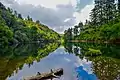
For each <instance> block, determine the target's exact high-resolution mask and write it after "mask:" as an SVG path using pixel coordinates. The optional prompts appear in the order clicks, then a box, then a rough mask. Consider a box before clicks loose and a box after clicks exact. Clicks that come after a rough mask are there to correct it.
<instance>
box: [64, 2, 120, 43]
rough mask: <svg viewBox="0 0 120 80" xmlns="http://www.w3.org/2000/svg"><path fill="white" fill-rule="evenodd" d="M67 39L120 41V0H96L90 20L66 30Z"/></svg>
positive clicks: (65, 37) (65, 36)
mask: <svg viewBox="0 0 120 80" xmlns="http://www.w3.org/2000/svg"><path fill="white" fill-rule="evenodd" d="M64 39H65V41H71V40H72V41H75V40H78V41H80V40H84V41H93V42H111V43H119V42H120V0H117V1H116V0H95V1H94V8H93V9H92V10H91V13H90V20H86V22H85V23H82V22H79V24H78V25H75V26H74V28H69V29H68V30H65V32H64Z"/></svg>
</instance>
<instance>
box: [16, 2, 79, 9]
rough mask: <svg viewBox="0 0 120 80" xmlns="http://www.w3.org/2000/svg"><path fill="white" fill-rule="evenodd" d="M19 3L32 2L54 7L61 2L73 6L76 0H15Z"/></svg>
mask: <svg viewBox="0 0 120 80" xmlns="http://www.w3.org/2000/svg"><path fill="white" fill-rule="evenodd" d="M16 1H17V2H18V3H20V4H32V5H35V6H38V5H42V6H43V7H46V8H56V5H59V4H63V5H67V4H69V3H71V4H72V5H73V6H75V5H76V3H77V2H76V0H16Z"/></svg>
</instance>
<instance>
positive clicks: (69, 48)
mask: <svg viewBox="0 0 120 80" xmlns="http://www.w3.org/2000/svg"><path fill="white" fill-rule="evenodd" d="M90 50H92V51H90ZM95 51H99V52H100V53H102V54H101V55H86V54H88V53H91V54H94V52H95ZM0 53H1V54H0V80H5V79H7V80H21V79H23V77H27V76H33V75H36V74H37V72H38V71H39V72H41V73H42V72H50V70H51V69H58V68H63V69H64V74H63V75H62V76H61V77H60V79H53V80H85V79H87V80H98V79H99V80H114V79H118V80H119V79H120V45H115V44H96V43H65V44H64V46H62V45H61V46H60V44H59V43H40V44H37V43H36V44H21V45H15V46H6V47H5V46H4V47H3V46H2V47H1V48H0Z"/></svg>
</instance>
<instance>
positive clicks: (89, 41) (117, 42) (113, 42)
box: [68, 40, 120, 44]
mask: <svg viewBox="0 0 120 80" xmlns="http://www.w3.org/2000/svg"><path fill="white" fill-rule="evenodd" d="M68 42H88V43H105V44H109V43H111V44H120V42H119V41H99V40H96V41H95V40H68Z"/></svg>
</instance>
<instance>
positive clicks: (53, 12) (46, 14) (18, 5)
mask: <svg viewBox="0 0 120 80" xmlns="http://www.w3.org/2000/svg"><path fill="white" fill-rule="evenodd" d="M0 2H2V3H3V4H4V5H5V6H7V7H10V8H12V9H13V10H16V11H17V12H18V13H21V14H22V15H23V16H24V17H27V16H28V15H29V16H31V17H32V18H33V20H40V22H41V23H43V24H45V25H47V26H49V28H51V29H53V30H55V31H56V32H58V33H63V32H64V30H66V29H68V28H70V27H73V26H74V25H77V24H78V23H79V22H80V21H82V22H85V20H86V19H89V13H90V11H91V9H92V8H93V7H94V4H93V0H0Z"/></svg>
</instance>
